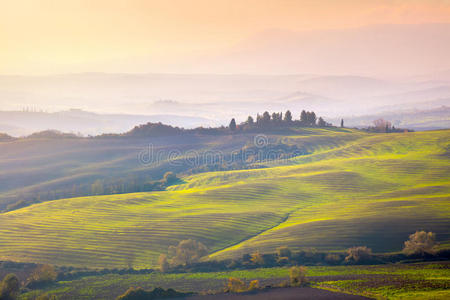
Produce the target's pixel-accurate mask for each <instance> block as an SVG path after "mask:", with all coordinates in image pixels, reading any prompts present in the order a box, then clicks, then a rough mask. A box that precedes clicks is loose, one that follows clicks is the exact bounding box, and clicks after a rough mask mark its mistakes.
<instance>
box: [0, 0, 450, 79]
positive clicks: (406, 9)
mask: <svg viewBox="0 0 450 300" xmlns="http://www.w3.org/2000/svg"><path fill="white" fill-rule="evenodd" d="M0 8H1V9H0V45H1V46H0V74H22V75H36V74H58V73H76V72H130V73H133V72H165V71H167V72H176V71H177V69H176V67H175V68H174V67H173V66H174V65H175V66H176V65H177V64H183V62H185V61H186V60H188V59H190V58H192V57H201V56H202V55H211V54H212V53H223V52H226V51H227V50H228V49H231V48H233V47H234V46H235V45H237V44H239V43H241V42H242V41H244V40H246V39H248V38H250V37H252V36H254V35H257V34H258V33H261V32H264V31H267V30H272V29H282V30H291V31H311V30H313V31H314V30H329V29H333V30H335V29H343V28H357V27H364V26H370V25H374V24H422V23H450V0H391V1H388V0H377V1H373V0H360V1H355V0H328V1H325V0H323V1H321V0H297V1H289V0H229V1H225V0H186V1H183V0H178V1H177V0H166V1H154V0H153V1H152V0H146V1H145V0H124V1H118V0H59V1H57V0H53V1H51V0H0ZM143 61H145V62H146V64H143V63H142V62H143ZM169 65H170V68H169V67H167V66H169ZM180 71H182V70H180ZM195 71H196V70H195V68H194V69H189V72H195Z"/></svg>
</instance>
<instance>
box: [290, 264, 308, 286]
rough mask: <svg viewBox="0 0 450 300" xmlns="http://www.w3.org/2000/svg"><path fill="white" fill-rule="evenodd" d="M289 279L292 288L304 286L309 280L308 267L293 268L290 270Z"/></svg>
mask: <svg viewBox="0 0 450 300" xmlns="http://www.w3.org/2000/svg"><path fill="white" fill-rule="evenodd" d="M289 279H290V281H291V285H292V286H304V285H305V284H306V283H307V282H308V279H307V278H306V267H303V266H295V267H292V268H291V269H290V270H289Z"/></svg>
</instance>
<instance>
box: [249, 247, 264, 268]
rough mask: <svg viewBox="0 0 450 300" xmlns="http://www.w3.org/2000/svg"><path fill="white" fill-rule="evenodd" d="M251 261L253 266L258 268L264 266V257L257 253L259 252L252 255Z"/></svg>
mask: <svg viewBox="0 0 450 300" xmlns="http://www.w3.org/2000/svg"><path fill="white" fill-rule="evenodd" d="M251 261H252V262H253V263H254V264H255V265H259V266H262V265H264V257H263V256H262V255H261V253H259V251H256V252H254V253H252V258H251Z"/></svg>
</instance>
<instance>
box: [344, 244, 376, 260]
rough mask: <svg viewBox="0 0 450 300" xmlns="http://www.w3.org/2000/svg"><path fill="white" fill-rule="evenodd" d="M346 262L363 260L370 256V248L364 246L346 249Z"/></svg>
mask: <svg viewBox="0 0 450 300" xmlns="http://www.w3.org/2000/svg"><path fill="white" fill-rule="evenodd" d="M347 253H348V255H347V257H346V258H345V261H346V262H355V263H358V262H365V261H368V260H370V259H371V258H372V249H370V248H367V247H366V246H359V247H352V248H349V249H347Z"/></svg>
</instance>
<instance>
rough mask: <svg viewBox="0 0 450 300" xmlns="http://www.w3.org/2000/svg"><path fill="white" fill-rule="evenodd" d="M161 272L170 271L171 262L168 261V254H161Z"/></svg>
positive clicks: (159, 262)
mask: <svg viewBox="0 0 450 300" xmlns="http://www.w3.org/2000/svg"><path fill="white" fill-rule="evenodd" d="M158 265H159V270H160V271H161V272H163V273H164V272H167V270H168V269H169V261H168V260H167V255H166V254H161V255H160V256H159V259H158Z"/></svg>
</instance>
